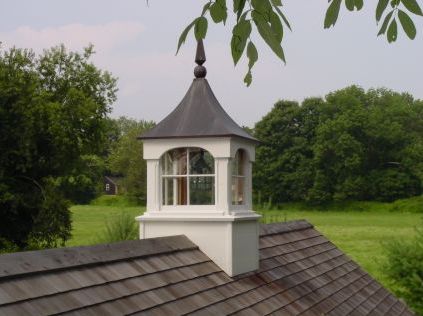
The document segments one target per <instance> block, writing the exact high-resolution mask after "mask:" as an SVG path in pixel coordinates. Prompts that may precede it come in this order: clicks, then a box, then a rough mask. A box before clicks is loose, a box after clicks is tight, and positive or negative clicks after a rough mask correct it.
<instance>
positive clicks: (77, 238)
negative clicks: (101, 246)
mask: <svg viewBox="0 0 423 316" xmlns="http://www.w3.org/2000/svg"><path fill="white" fill-rule="evenodd" d="M71 211H72V239H71V240H69V241H68V242H67V243H66V246H82V245H92V244H95V243H97V239H98V235H99V234H100V233H101V231H102V230H103V229H104V226H105V223H106V221H110V220H112V219H113V217H115V216H117V215H119V214H120V213H121V212H128V213H130V214H131V215H133V216H134V218H135V216H138V215H141V214H142V213H143V212H144V208H141V207H139V206H101V205H75V206H72V207H71Z"/></svg>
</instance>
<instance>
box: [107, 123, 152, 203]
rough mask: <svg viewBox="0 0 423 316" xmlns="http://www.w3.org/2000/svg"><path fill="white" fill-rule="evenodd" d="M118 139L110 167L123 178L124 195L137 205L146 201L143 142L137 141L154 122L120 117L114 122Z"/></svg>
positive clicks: (112, 151)
mask: <svg viewBox="0 0 423 316" xmlns="http://www.w3.org/2000/svg"><path fill="white" fill-rule="evenodd" d="M114 123H115V125H116V129H117V131H118V133H117V135H118V138H117V140H116V142H115V143H114V144H113V145H112V148H111V152H110V155H109V157H108V167H109V169H110V171H111V172H112V173H113V174H116V175H121V176H123V180H122V183H121V184H122V186H123V189H124V191H125V192H124V193H125V194H127V195H128V196H129V197H130V198H131V199H134V200H135V201H136V202H137V203H145V201H146V190H147V183H146V178H147V174H146V163H145V161H144V159H143V158H142V142H141V141H140V140H139V139H137V138H138V137H139V136H140V135H141V134H142V133H144V132H145V131H146V130H148V129H150V128H152V127H153V126H154V123H153V122H147V121H143V120H141V121H136V120H134V119H128V118H126V117H120V118H119V119H117V120H115V121H114Z"/></svg>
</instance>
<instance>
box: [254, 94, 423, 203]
mask: <svg viewBox="0 0 423 316" xmlns="http://www.w3.org/2000/svg"><path fill="white" fill-rule="evenodd" d="M422 113H423V102H422V101H419V100H413V98H412V97H411V96H410V95H408V94H399V93H395V92H392V91H389V90H385V89H378V90H369V91H367V92H366V91H364V90H363V89H361V88H359V87H356V86H351V87H348V88H346V89H343V90H339V91H335V92H333V93H330V94H328V95H327V96H326V99H320V98H311V99H306V100H304V102H303V103H302V104H301V106H300V105H299V104H298V103H297V102H292V101H279V102H277V103H276V104H275V106H274V107H273V109H272V110H271V111H270V112H269V113H268V114H267V115H266V116H264V117H263V119H262V120H261V121H259V122H258V123H257V124H256V125H255V128H254V136H255V137H257V138H258V139H260V140H261V141H263V143H262V144H261V145H260V146H259V147H258V148H257V158H256V165H255V168H254V177H255V178H254V185H255V190H256V192H260V193H261V197H262V198H264V199H269V198H271V199H272V200H273V201H274V202H286V201H303V200H306V201H309V202H312V203H318V204H321V203H325V202H329V201H334V200H335V201H343V200H380V201H393V200H395V199H399V198H405V197H409V196H414V195H419V194H420V193H421V186H422V181H423V173H422V170H423V128H422V127H423V116H422Z"/></svg>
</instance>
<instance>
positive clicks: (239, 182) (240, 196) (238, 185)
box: [232, 177, 245, 205]
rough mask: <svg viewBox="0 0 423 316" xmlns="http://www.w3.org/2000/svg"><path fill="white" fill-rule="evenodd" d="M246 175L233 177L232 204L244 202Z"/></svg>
mask: <svg viewBox="0 0 423 316" xmlns="http://www.w3.org/2000/svg"><path fill="white" fill-rule="evenodd" d="M244 179H245V178H244V177H232V204H234V205H242V204H244Z"/></svg>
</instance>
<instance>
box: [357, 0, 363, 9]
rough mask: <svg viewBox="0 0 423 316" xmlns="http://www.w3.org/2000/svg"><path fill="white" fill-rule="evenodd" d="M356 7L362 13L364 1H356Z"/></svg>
mask: <svg viewBox="0 0 423 316" xmlns="http://www.w3.org/2000/svg"><path fill="white" fill-rule="evenodd" d="M355 7H356V8H357V11H360V10H361V9H362V8H363V0H355Z"/></svg>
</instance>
